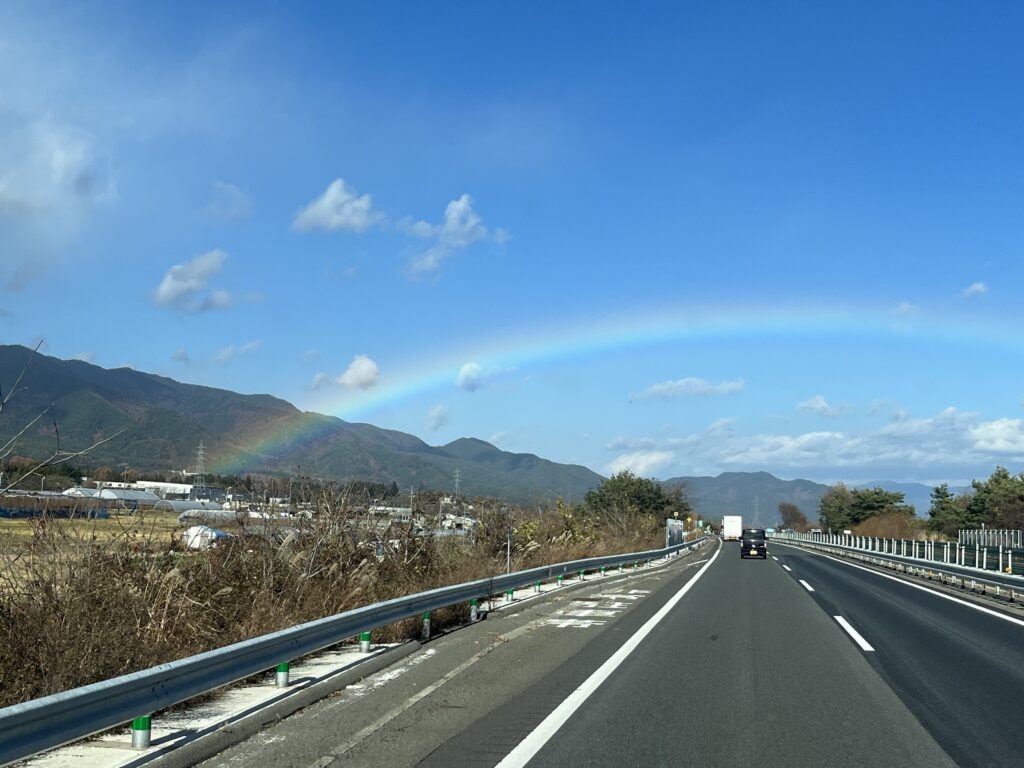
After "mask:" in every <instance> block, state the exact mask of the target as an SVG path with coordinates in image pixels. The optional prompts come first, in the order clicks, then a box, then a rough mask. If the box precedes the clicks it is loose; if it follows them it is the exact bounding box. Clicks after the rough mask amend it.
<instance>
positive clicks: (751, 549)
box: [740, 528, 768, 560]
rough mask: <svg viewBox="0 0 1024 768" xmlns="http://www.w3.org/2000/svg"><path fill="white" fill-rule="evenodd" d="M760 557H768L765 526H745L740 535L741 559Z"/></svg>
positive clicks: (763, 558)
mask: <svg viewBox="0 0 1024 768" xmlns="http://www.w3.org/2000/svg"><path fill="white" fill-rule="evenodd" d="M747 557H760V558H761V559H762V560H767V559H768V545H767V542H766V541H765V536H764V528H744V529H743V533H742V535H741V536H740V559H744V558H747Z"/></svg>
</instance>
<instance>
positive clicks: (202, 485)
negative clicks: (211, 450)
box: [194, 440, 206, 493]
mask: <svg viewBox="0 0 1024 768" xmlns="http://www.w3.org/2000/svg"><path fill="white" fill-rule="evenodd" d="M194 487H195V489H196V491H197V492H202V493H206V448H205V446H204V445H203V441H202V440H200V441H199V450H198V451H196V481H195V486H194Z"/></svg>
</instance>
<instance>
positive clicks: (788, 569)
mask: <svg viewBox="0 0 1024 768" xmlns="http://www.w3.org/2000/svg"><path fill="white" fill-rule="evenodd" d="M782 567H783V568H785V569H786V570H787V571H792V570H793V569H792V568H790V567H789V566H788V565H786V564H785V563H783V564H782Z"/></svg>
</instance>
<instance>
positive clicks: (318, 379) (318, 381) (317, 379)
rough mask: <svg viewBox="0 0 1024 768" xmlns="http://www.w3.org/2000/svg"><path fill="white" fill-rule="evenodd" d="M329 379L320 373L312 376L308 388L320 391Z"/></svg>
mask: <svg viewBox="0 0 1024 768" xmlns="http://www.w3.org/2000/svg"><path fill="white" fill-rule="evenodd" d="M330 379H331V377H330V376H328V375H327V374H326V373H324V372H322V371H321V372H320V373H317V374H314V375H313V381H312V382H311V383H310V385H309V388H310V389H320V388H321V387H323V385H324V384H326V383H327V382H328V381H330Z"/></svg>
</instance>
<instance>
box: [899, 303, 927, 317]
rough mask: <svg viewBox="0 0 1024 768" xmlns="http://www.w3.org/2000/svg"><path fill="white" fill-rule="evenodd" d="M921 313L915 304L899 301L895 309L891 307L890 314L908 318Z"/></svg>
mask: <svg viewBox="0 0 1024 768" xmlns="http://www.w3.org/2000/svg"><path fill="white" fill-rule="evenodd" d="M920 311H921V308H920V307H919V306H917V304H911V303H910V302H909V301H901V302H900V303H899V304H897V305H896V306H895V307H893V310H892V313H893V314H894V315H902V316H904V317H910V316H911V315H916V314H917V313H918V312H920Z"/></svg>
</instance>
